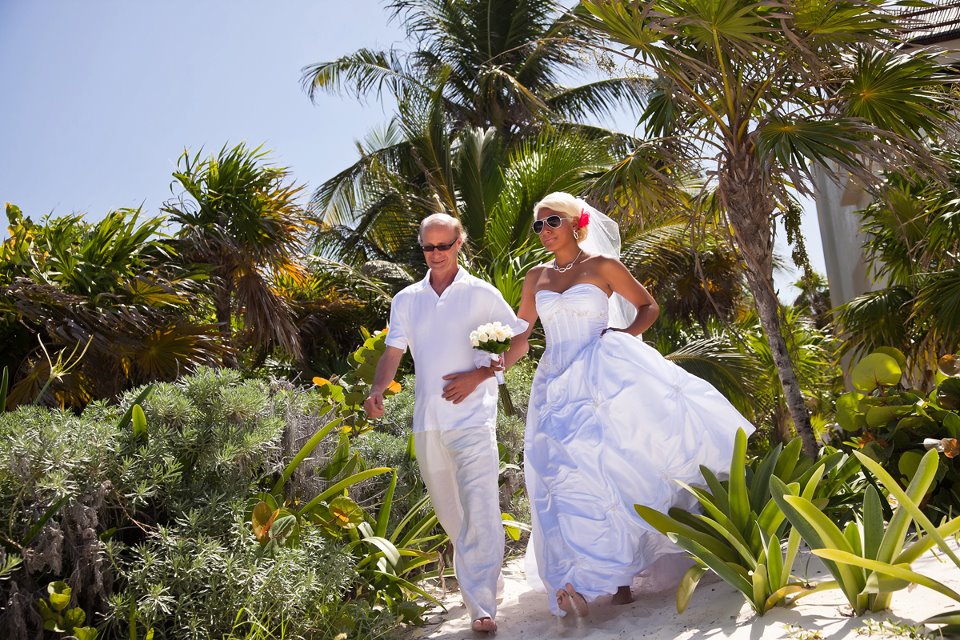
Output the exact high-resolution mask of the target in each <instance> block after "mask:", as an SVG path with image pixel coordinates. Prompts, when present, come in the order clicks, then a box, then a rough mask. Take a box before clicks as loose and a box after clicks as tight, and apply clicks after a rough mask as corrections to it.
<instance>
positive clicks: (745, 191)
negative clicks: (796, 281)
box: [717, 150, 819, 456]
mask: <svg viewBox="0 0 960 640" xmlns="http://www.w3.org/2000/svg"><path fill="white" fill-rule="evenodd" d="M719 173H720V184H719V188H718V190H717V191H718V195H719V196H720V201H721V203H722V204H723V208H724V209H725V211H726V214H727V219H728V221H729V222H730V226H731V227H732V228H733V235H734V239H735V241H736V244H737V247H738V249H739V250H740V254H741V255H742V257H743V259H744V262H745V263H746V266H747V273H746V276H747V284H748V285H749V287H750V292H751V293H752V294H753V298H754V300H755V301H756V305H757V314H758V315H759V316H760V324H761V326H762V327H763V332H764V333H765V334H766V337H767V344H769V345H770V352H771V354H772V356H773V362H774V364H775V365H776V367H777V375H778V376H779V378H780V385H781V387H783V397H784V399H785V400H786V403H787V409H788V411H789V412H790V417H791V418H792V419H793V426H794V428H796V430H797V434H798V435H799V436H800V438H801V439H802V441H803V450H804V451H805V452H806V453H808V454H810V455H811V456H816V455H817V451H818V449H819V447H818V446H817V439H816V437H815V436H814V434H813V426H812V425H811V424H810V414H809V412H808V411H807V407H806V405H805V404H804V402H803V394H802V393H801V392H800V383H799V382H798V381H797V374H796V372H795V371H794V368H793V361H792V360H791V359H790V354H789V352H788V351H787V343H786V340H784V338H783V332H782V330H781V326H780V301H779V300H778V299H777V295H776V293H775V291H774V288H773V211H774V200H773V198H772V197H771V196H770V195H769V194H768V193H766V192H765V190H764V186H763V185H764V182H765V178H764V175H763V170H762V169H761V168H760V167H758V166H757V164H756V160H755V157H754V156H753V155H752V154H751V153H750V152H749V151H747V150H742V151H741V153H740V154H737V155H727V156H726V157H725V158H724V160H723V162H722V166H721V168H720V172H719Z"/></svg>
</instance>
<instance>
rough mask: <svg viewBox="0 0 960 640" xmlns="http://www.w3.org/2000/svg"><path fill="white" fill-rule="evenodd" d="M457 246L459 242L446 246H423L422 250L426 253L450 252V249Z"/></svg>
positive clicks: (449, 243)
mask: <svg viewBox="0 0 960 640" xmlns="http://www.w3.org/2000/svg"><path fill="white" fill-rule="evenodd" d="M455 244H457V241H456V240H454V241H453V242H448V243H446V244H422V245H420V248H421V249H423V252H424V253H433V252H434V251H449V250H450V247H452V246H453V245H455Z"/></svg>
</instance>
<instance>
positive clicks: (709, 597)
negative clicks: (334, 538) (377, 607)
mask: <svg viewBox="0 0 960 640" xmlns="http://www.w3.org/2000/svg"><path fill="white" fill-rule="evenodd" d="M951 546H954V547H956V546H957V545H955V541H952V543H951ZM522 564H523V563H522V562H521V561H518V560H515V561H512V562H510V563H508V564H507V566H506V568H505V569H504V575H505V577H506V586H505V590H504V596H503V600H502V601H501V603H500V606H499V612H498V614H497V622H498V625H499V632H498V633H497V635H496V636H495V637H496V639H497V640H513V639H515V638H516V639H522V640H537V639H539V638H580V639H584V640H607V639H609V638H621V639H632V638H664V639H667V638H679V639H688V638H706V639H711V640H713V639H720V638H734V639H736V640H757V639H759V638H764V639H766V638H790V639H792V640H807V639H810V640H812V639H813V638H816V637H818V636H816V635H815V633H814V632H819V633H820V636H819V637H821V638H830V639H834V638H857V639H859V640H862V639H863V638H864V637H865V636H864V635H863V633H862V632H858V630H861V629H863V628H864V627H865V625H866V624H867V621H868V620H876V621H879V620H885V619H889V620H891V621H896V622H898V623H906V624H909V625H918V624H919V623H920V621H921V620H923V619H925V618H927V617H929V616H932V615H935V614H937V613H942V612H945V611H953V610H958V609H960V603H957V602H953V601H952V600H950V599H949V598H947V597H945V596H942V595H940V594H939V593H936V592H934V591H931V590H929V589H926V588H924V587H915V588H912V589H909V590H902V591H898V592H897V593H895V594H894V596H893V607H892V610H891V611H888V612H884V613H872V614H865V615H863V616H860V617H849V615H848V614H849V613H850V609H849V607H847V606H846V604H845V600H844V599H843V596H842V595H841V594H840V592H839V591H837V590H831V591H826V592H823V593H817V594H814V595H812V596H809V597H808V598H805V599H803V600H801V601H800V602H798V603H797V604H796V605H795V606H794V607H791V608H784V607H775V608H774V609H773V610H771V611H769V612H768V613H767V614H766V615H764V616H763V617H757V616H755V615H754V614H753V610H752V609H751V608H750V605H748V604H747V603H746V601H745V600H744V599H743V597H742V596H741V595H740V593H739V592H737V591H736V590H734V589H733V588H732V587H730V586H729V585H727V584H725V583H723V582H718V581H712V582H709V583H705V584H704V583H702V584H700V586H699V587H698V588H697V591H696V592H695V593H694V595H693V598H692V599H691V601H690V605H689V607H688V608H687V610H686V611H685V612H684V613H683V614H678V613H677V612H676V608H675V605H674V590H673V589H671V590H668V591H665V592H663V593H657V594H646V595H644V596H642V597H640V598H638V599H637V601H636V602H634V603H633V604H630V605H626V606H620V607H614V606H611V605H609V604H607V603H606V602H604V600H600V601H598V602H596V603H593V606H592V607H591V611H590V614H589V615H588V616H587V617H586V618H583V619H579V620H577V619H574V618H572V616H568V619H559V618H554V617H553V616H551V615H550V614H549V613H548V611H547V603H546V600H545V599H546V595H545V594H543V593H537V592H534V591H531V590H530V589H529V587H527V584H526V581H525V579H524V576H523V571H522ZM805 568H806V571H807V572H808V576H809V579H810V580H811V581H820V580H823V579H824V578H825V576H826V577H829V574H826V573H825V572H824V571H823V570H822V567H821V566H820V565H819V563H818V561H817V560H816V558H813V557H811V556H809V555H801V557H800V558H798V560H797V564H796V566H795V568H794V571H795V572H798V573H801V574H802V572H803V571H804V569H805ZM913 568H914V570H915V571H917V572H919V573H921V574H923V575H927V576H930V577H932V578H935V579H937V580H939V581H940V582H943V583H944V584H946V585H948V586H950V587H951V588H953V589H954V590H956V591H960V570H958V569H957V567H956V565H954V564H953V563H952V562H951V561H950V560H949V558H945V557H942V558H938V557H935V556H934V555H933V554H928V555H926V556H924V557H923V558H921V559H920V560H918V561H917V562H915V563H914V565H913ZM708 575H709V574H708ZM445 604H446V605H447V608H448V612H447V613H446V614H443V615H442V616H439V617H438V618H437V619H435V620H431V622H430V624H428V625H427V626H425V627H422V628H419V629H415V630H413V631H412V633H411V634H410V636H409V637H410V638H411V639H413V638H417V639H427V638H429V639H431V640H452V639H454V638H473V639H477V638H481V637H483V636H482V635H481V634H474V633H473V632H472V631H470V621H469V620H468V619H467V616H466V610H465V609H464V608H463V605H462V603H461V601H460V599H459V597H457V594H455V593H454V594H450V595H449V597H447V598H446V602H445ZM927 629H928V630H930V631H932V630H933V627H928V628H927ZM885 637H887V638H892V637H906V636H896V635H886V636H885Z"/></svg>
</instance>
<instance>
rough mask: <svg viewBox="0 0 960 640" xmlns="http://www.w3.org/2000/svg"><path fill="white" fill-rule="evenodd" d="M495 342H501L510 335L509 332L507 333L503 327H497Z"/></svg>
mask: <svg viewBox="0 0 960 640" xmlns="http://www.w3.org/2000/svg"><path fill="white" fill-rule="evenodd" d="M496 336H497V342H503V341H504V340H506V339H507V338H509V337H510V334H509V333H507V330H506V329H505V328H503V327H497V330H496Z"/></svg>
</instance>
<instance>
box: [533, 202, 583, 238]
mask: <svg viewBox="0 0 960 640" xmlns="http://www.w3.org/2000/svg"><path fill="white" fill-rule="evenodd" d="M583 204H584V203H583V201H582V200H581V199H580V198H577V197H575V196H572V195H570V194H569V193H567V192H566V191H554V192H553V193H550V194H547V195H546V196H544V198H543V199H542V200H541V201H540V202H538V203H537V204H535V205H533V217H534V219H536V217H537V216H538V215H539V214H540V210H541V209H550V210H551V211H556V212H557V213H559V214H560V215H561V216H563V217H564V218H566V219H567V220H569V221H570V224H571V225H572V226H573V228H574V230H575V231H576V232H577V236H576V237H577V242H578V243H579V242H583V241H584V239H585V238H586V237H587V231H588V230H589V228H590V227H589V225H584V226H582V227H581V226H580V217H581V216H582V215H583V214H584V213H585V212H584V207H583Z"/></svg>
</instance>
